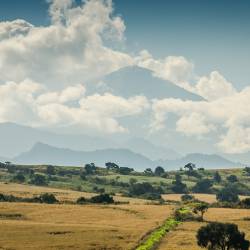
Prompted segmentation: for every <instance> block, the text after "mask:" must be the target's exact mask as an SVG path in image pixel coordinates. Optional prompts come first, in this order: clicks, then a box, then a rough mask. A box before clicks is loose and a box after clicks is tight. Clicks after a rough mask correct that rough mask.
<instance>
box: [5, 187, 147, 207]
mask: <svg viewBox="0 0 250 250" xmlns="http://www.w3.org/2000/svg"><path fill="white" fill-rule="evenodd" d="M0 193H3V194H8V195H14V196H16V197H33V196H38V195H40V194H41V193H53V194H54V195H55V196H56V198H57V199H58V200H60V201H62V202H68V201H70V202H72V201H73V202H75V201H76V200H77V199H78V198H79V197H81V196H84V197H85V198H90V197H92V196H94V195H96V194H95V193H86V192H79V191H73V190H65V189H57V188H50V187H39V186H31V185H23V184H17V183H3V182H0ZM114 200H115V201H120V202H129V203H132V204H145V203H148V201H146V200H143V199H136V198H129V197H122V196H120V195H116V196H114Z"/></svg>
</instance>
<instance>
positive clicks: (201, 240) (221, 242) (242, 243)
mask: <svg viewBox="0 0 250 250" xmlns="http://www.w3.org/2000/svg"><path fill="white" fill-rule="evenodd" d="M196 237H197V244H198V245H199V246H200V247H204V248H205V247H206V248H207V249H221V250H225V249H238V250H248V249H249V241H248V240H245V234H244V233H243V232H240V231H239V230H238V226H237V225H235V224H230V223H219V222H212V223H209V224H208V225H206V226H202V227H201V228H200V229H199V230H198V232H197V235H196Z"/></svg>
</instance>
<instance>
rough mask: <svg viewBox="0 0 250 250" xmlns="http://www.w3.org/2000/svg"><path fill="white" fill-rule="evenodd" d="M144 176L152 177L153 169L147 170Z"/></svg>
mask: <svg viewBox="0 0 250 250" xmlns="http://www.w3.org/2000/svg"><path fill="white" fill-rule="evenodd" d="M144 174H146V175H148V176H152V175H153V171H152V169H151V168H146V169H145V170H144Z"/></svg>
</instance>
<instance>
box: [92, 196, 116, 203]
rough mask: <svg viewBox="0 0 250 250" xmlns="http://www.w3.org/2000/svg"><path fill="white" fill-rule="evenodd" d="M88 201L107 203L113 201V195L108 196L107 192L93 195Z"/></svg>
mask: <svg viewBox="0 0 250 250" xmlns="http://www.w3.org/2000/svg"><path fill="white" fill-rule="evenodd" d="M89 201H90V202H92V203H107V204H111V203H114V199H113V197H112V196H110V195H109V194H100V195H96V196H93V197H91V198H90V199H89Z"/></svg>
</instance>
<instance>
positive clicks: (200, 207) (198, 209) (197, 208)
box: [193, 203, 208, 221]
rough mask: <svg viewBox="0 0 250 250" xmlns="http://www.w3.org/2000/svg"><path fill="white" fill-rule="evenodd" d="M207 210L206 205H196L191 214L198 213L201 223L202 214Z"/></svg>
mask: <svg viewBox="0 0 250 250" xmlns="http://www.w3.org/2000/svg"><path fill="white" fill-rule="evenodd" d="M207 210H208V205H207V204H206V203H198V204H197V205H196V206H195V207H194V209H193V212H194V213H195V214H199V213H200V218H201V221H203V217H204V213H205V212H206V211H207Z"/></svg>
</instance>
